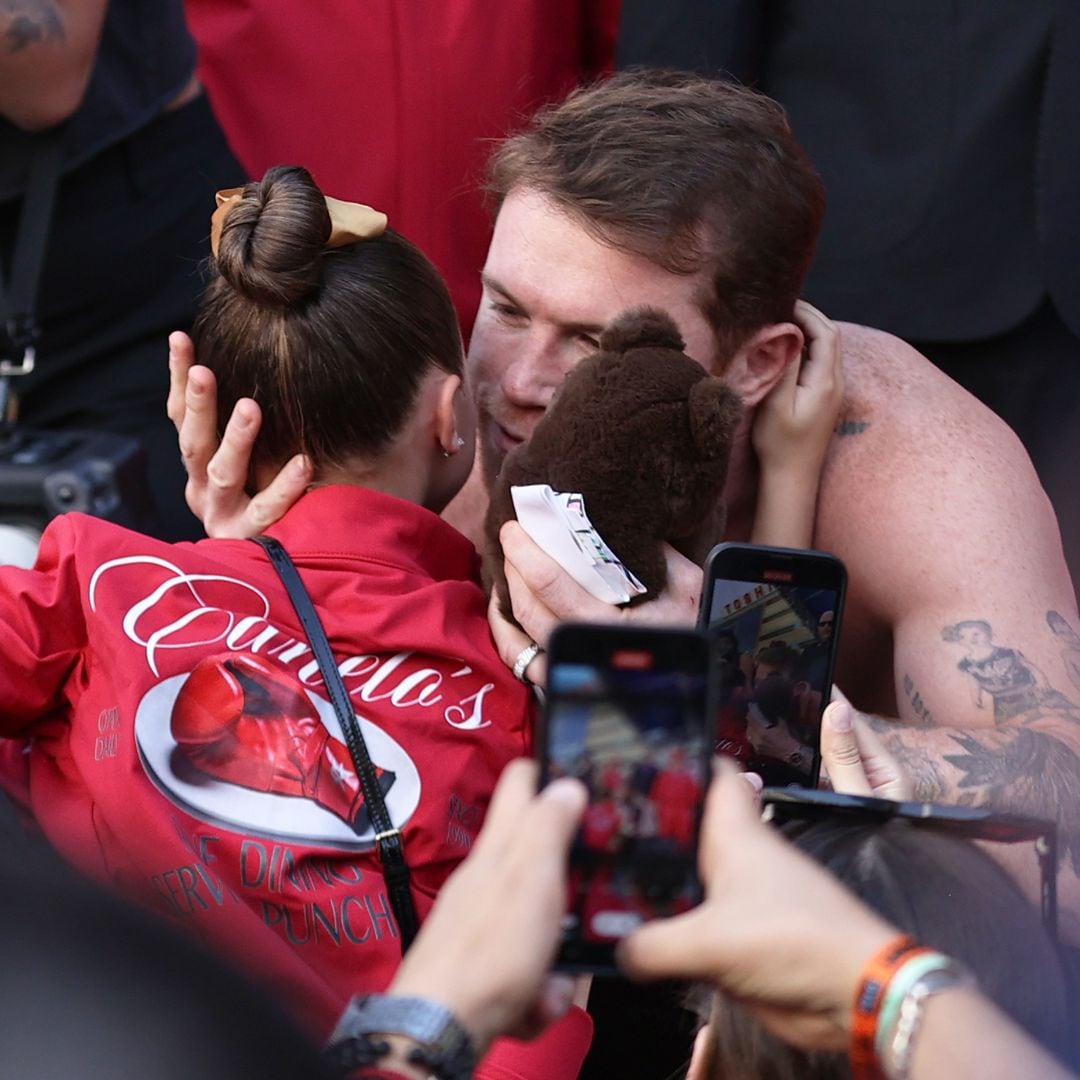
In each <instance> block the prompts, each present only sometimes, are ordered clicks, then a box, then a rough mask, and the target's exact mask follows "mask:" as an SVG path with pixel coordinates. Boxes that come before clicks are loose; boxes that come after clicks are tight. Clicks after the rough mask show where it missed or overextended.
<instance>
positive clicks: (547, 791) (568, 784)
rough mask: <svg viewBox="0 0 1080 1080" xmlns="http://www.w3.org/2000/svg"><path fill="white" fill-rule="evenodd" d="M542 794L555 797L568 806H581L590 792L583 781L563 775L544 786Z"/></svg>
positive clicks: (550, 797) (546, 797) (557, 800)
mask: <svg viewBox="0 0 1080 1080" xmlns="http://www.w3.org/2000/svg"><path fill="white" fill-rule="evenodd" d="M542 795H543V797H544V798H545V799H554V800H555V801H556V802H561V803H566V804H567V805H568V806H573V807H575V808H576V807H578V806H581V805H582V804H583V800H587V799H588V794H587V793H586V791H585V787H584V785H583V784H582V783H581V781H580V780H575V779H573V777H569V776H562V777H560V778H559V779H558V780H552V781H551V783H550V784H548V785H547V786H546V787H545V788H544V790H543V792H542Z"/></svg>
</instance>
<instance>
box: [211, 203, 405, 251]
mask: <svg viewBox="0 0 1080 1080" xmlns="http://www.w3.org/2000/svg"><path fill="white" fill-rule="evenodd" d="M243 194H244V189H243V188H242V187H234V188H222V190H221V191H219V192H217V193H216V194H215V195H214V198H215V199H216V200H217V209H216V210H215V211H214V213H213V215H212V216H211V218H210V250H211V251H212V252H213V253H214V255H215V256H216V255H217V253H218V244H219V243H220V242H221V230H222V228H224V226H225V219H226V218H227V217H228V216H229V211H230V210H232V208H233V207H234V206H235V205H236V204H237V203H238V202H239V201H240V199H241V197H242V196H243ZM323 198H325V199H326V209H327V210H328V211H329V213H330V236H329V237H328V238H327V240H326V246H327V247H328V248H338V247H344V246H345V245H346V244H352V243H355V242H356V241H357V240H370V239H371V238H372V237H374V236H381V235H382V234H383V233H384V232H386V225H387V218H386V215H385V214H384V213H382V212H381V211H379V210H373V209H372V208H371V207H370V206H365V205H364V204H363V203H351V202H343V201H342V200H341V199H332V198H331V197H330V196H329V195H324V196H323Z"/></svg>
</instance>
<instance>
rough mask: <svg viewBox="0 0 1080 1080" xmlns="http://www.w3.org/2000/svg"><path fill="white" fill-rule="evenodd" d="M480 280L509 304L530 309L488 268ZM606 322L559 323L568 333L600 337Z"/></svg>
mask: <svg viewBox="0 0 1080 1080" xmlns="http://www.w3.org/2000/svg"><path fill="white" fill-rule="evenodd" d="M480 281H481V283H482V284H483V286H484V288H485V289H487V290H488V291H490V292H493V293H498V294H499V296H501V297H502V298H503V299H504V300H505V301H506V302H507V303H508V304H510V305H512V306H513V307H516V308H519V309H520V310H521V311H527V310H528V309H527V308H526V307H525V305H524V304H522V303H521V301H520V300H518V298H517V297H516V296H514V294H513V293H512V292H511V291H510V290H509V289H508V288H507V287H506V286H505V285H503V283H502V282H501V281H499V279H498V278H496V277H492V275H491V274H489V273H488V272H487V271H486V270H481V271H480ZM605 325H606V324H604V323H591V322H568V323H559V327H560V329H562V330H563V331H564V332H565V333H568V334H585V335H586V336H589V337H599V336H600V334H601V333H602V332H603V330H604V326H605Z"/></svg>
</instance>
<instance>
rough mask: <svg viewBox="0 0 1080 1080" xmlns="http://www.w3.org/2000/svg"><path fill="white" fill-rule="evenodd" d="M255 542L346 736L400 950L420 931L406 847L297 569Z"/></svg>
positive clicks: (271, 543)
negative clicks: (286, 600)
mask: <svg viewBox="0 0 1080 1080" xmlns="http://www.w3.org/2000/svg"><path fill="white" fill-rule="evenodd" d="M252 539H253V540H254V542H255V543H256V544H258V545H259V546H260V547H262V548H263V549H264V550H265V551H266V554H267V555H268V556H269V557H270V562H271V563H272V564H273V566H274V569H275V570H276V571H277V572H278V575H279V576H280V578H281V581H282V584H283V585H284V586H285V589H286V591H287V592H288V594H289V599H290V600H291V601H292V604H293V607H294V608H295V609H296V614H297V615H298V616H299V618H300V625H301V626H302V627H303V628H304V633H305V634H307V638H308V643H309V644H310V645H311V651H312V653H314V655H315V660H316V662H317V663H318V665H319V671H320V672H321V673H322V677H323V681H324V682H325V683H326V689H327V691H328V692H329V694H330V702H331V704H332V705H333V706H334V712H335V713H336V714H337V718H338V723H339V724H341V731H342V734H343V735H344V736H345V745H346V746H348V748H349V753H350V754H351V755H352V759H353V764H354V765H355V766H356V775H357V776H358V777H359V778H360V787H361V789H362V790H363V792H364V802H365V804H366V806H367V812H368V817H369V818H370V819H371V824H372V826H373V828H374V829H375V842H376V844H377V845H378V848H379V858H380V859H381V860H382V866H383V876H384V878H385V880H386V889H387V893H388V895H389V897H390V906H391V907H392V908H393V910H394V917H395V918H396V919H397V924H398V929H399V930H400V931H401V951H402V952H405V950H406V949H408V947H409V946H410V945H411V944H412V942H413V938H415V937H416V932H417V930H418V929H419V928H420V922H419V919H418V918H417V915H416V905H415V904H414V903H413V898H412V893H411V892H410V890H409V865H408V863H407V862H406V861H405V844H404V838H403V837H402V835H401V830H400V829H396V828H395V827H394V824H393V822H392V821H391V820H390V814H389V812H388V811H387V809H386V800H385V799H384V798H383V793H382V788H381V787H380V786H379V781H378V778H377V777H376V776H375V768H374V766H373V765H372V763H371V756H370V755H369V754H368V749H367V745H366V744H365V743H364V736H363V733H362V732H361V731H360V725H359V723H358V722H357V720H356V713H355V712H354V711H353V707H352V703H351V702H350V701H349V695H348V693H347V692H346V690H345V684H344V683H343V682H342V681H341V673H340V672H339V671H338V668H337V664H336V663H335V661H334V654H333V652H332V651H331V649H330V643H329V641H327V639H326V631H325V630H324V629H323V625H322V623H321V622H320V620H319V616H318V614H317V613H316V611H315V607H314V605H313V604H312V602H311V597H310V596H309V595H308V591H307V589H306V588H305V587H304V583H303V581H302V580H301V579H300V574H299V572H298V571H297V569H296V565H295V564H294V563H293V561H292V559H291V558H289V553H288V552H287V551H286V550H285V549H284V548H283V547H282V546H281V544H279V543H278V541H277V540H274V539H272V538H271V537H269V536H256V537H253V538H252Z"/></svg>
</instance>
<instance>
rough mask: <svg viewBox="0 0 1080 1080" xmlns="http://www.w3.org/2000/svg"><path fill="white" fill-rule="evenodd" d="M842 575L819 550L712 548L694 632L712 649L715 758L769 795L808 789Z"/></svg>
mask: <svg viewBox="0 0 1080 1080" xmlns="http://www.w3.org/2000/svg"><path fill="white" fill-rule="evenodd" d="M846 584H847V573H846V571H845V569H844V564H843V563H842V562H841V561H840V560H839V559H838V558H836V556H835V555H829V554H827V553H825V552H823V551H808V550H801V549H800V550H796V549H792V548H776V547H765V546H763V545H760V544H720V545H719V546H717V547H715V548H713V550H712V551H711V552H710V553H709V557H708V559H707V560H706V563H705V578H704V582H703V585H702V596H701V608H700V619H699V624H698V625H699V629H701V630H702V631H703V632H705V633H707V634H708V635H709V637H710V639H711V641H712V650H713V654H712V655H713V665H714V667H715V669H716V681H717V691H716V693H717V697H716V700H717V710H716V717H715V739H714V746H715V749H716V752H717V753H721V754H727V755H729V756H731V757H734V758H736V759H738V760H739V761H740V762H741V763H742V764H743V765H744V766H745V767H746V768H747V769H749V770H752V771H753V772H756V773H758V774H760V776H761V777H762V779H763V780H764V781H765V783H766V784H768V785H771V786H775V787H786V786H788V785H794V786H798V787H814V786H816V784H817V781H818V773H819V772H820V769H821V714H822V712H823V711H824V709H825V706H826V705H827V704H828V703H829V695H830V693H831V690H832V677H833V667H834V665H835V661H836V647H837V642H838V641H839V637H840V618H841V615H842V613H843V609H844V593H845V590H846Z"/></svg>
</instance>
